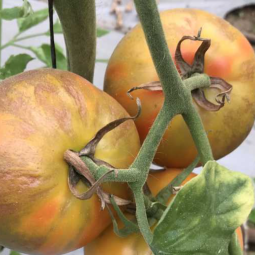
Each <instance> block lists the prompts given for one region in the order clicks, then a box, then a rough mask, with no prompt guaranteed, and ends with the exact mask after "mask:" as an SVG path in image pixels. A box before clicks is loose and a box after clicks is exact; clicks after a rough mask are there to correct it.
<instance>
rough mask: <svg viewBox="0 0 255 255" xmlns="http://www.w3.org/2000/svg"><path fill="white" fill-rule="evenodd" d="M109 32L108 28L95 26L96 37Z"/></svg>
mask: <svg viewBox="0 0 255 255" xmlns="http://www.w3.org/2000/svg"><path fill="white" fill-rule="evenodd" d="M108 33H109V31H108V30H104V29H102V28H97V37H102V36H104V35H107V34H108Z"/></svg>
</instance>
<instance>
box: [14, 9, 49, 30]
mask: <svg viewBox="0 0 255 255" xmlns="http://www.w3.org/2000/svg"><path fill="white" fill-rule="evenodd" d="M47 18H48V9H47V8H46V9H42V10H39V11H36V12H34V13H33V14H31V15H29V16H28V17H26V18H20V19H18V27H19V31H20V32H24V31H26V30H27V29H29V28H31V27H33V26H36V25H38V24H40V23H41V22H43V21H44V20H46V19H47Z"/></svg>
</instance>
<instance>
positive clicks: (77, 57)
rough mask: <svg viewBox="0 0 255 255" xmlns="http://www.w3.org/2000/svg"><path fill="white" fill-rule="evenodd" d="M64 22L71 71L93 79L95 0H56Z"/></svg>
mask: <svg viewBox="0 0 255 255" xmlns="http://www.w3.org/2000/svg"><path fill="white" fill-rule="evenodd" d="M54 6H55V8H56V11H57V13H58V16H59V19H60V21H61V24H62V28H63V33H64V37H65V42H66V47H67V51H68V54H67V55H68V62H69V67H70V71H72V72H74V73H76V74H79V75H81V76H82V77H84V78H85V79H87V80H89V81H90V82H92V81H93V76H94V67H95V58H96V11H95V0H75V1H70V0H54Z"/></svg>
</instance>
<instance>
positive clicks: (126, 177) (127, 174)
mask: <svg viewBox="0 0 255 255" xmlns="http://www.w3.org/2000/svg"><path fill="white" fill-rule="evenodd" d="M81 159H82V160H83V161H84V163H85V164H86V166H87V167H88V168H89V170H90V172H91V173H92V175H93V176H94V178H95V179H96V180H98V179H99V178H101V177H102V176H103V175H105V174H106V173H108V172H109V171H110V170H111V169H109V168H108V167H106V166H98V165H97V164H95V163H94V162H93V161H92V160H91V159H90V158H89V157H81ZM116 171H118V172H116V173H115V172H113V173H111V174H109V175H108V176H107V177H105V179H104V181H103V182H129V183H132V182H137V181H138V180H139V174H140V171H139V170H138V169H133V168H129V169H118V170H117V169H116Z"/></svg>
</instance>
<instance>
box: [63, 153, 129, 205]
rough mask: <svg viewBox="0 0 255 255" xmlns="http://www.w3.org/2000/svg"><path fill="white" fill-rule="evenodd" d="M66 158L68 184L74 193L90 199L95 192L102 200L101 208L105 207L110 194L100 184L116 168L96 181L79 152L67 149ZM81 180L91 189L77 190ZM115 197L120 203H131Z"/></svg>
mask: <svg viewBox="0 0 255 255" xmlns="http://www.w3.org/2000/svg"><path fill="white" fill-rule="evenodd" d="M64 159H65V160H66V162H67V163H68V165H69V174H68V186H69V189H70V191H71V192H72V194H73V195H74V196H75V197H76V198H78V199H81V200H86V199H90V198H91V197H92V196H93V195H94V194H97V195H98V197H99V198H100V200H101V208H102V209H104V208H105V205H106V203H108V204H109V203H110V199H109V196H110V194H108V193H106V192H105V191H103V190H102V189H101V187H100V185H101V184H102V182H103V181H104V179H105V178H106V177H107V175H108V174H110V173H112V172H114V171H115V169H112V170H109V171H108V172H107V173H106V174H105V175H103V176H102V177H101V178H99V179H98V180H97V181H96V180H95V179H94V177H93V175H92V174H91V173H90V171H89V169H88V167H87V166H86V164H85V163H84V162H83V161H82V159H81V158H80V157H79V155H78V153H77V152H73V151H71V150H67V151H66V152H65V154H64ZM80 180H81V181H83V182H84V183H85V184H86V185H87V186H89V189H88V190H87V191H86V192H84V193H79V192H78V191H77V190H76V185H77V184H78V182H79V181H80ZM114 198H115V200H116V202H117V203H118V205H127V204H129V203H130V201H129V200H125V199H122V198H119V197H117V196H114Z"/></svg>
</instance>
